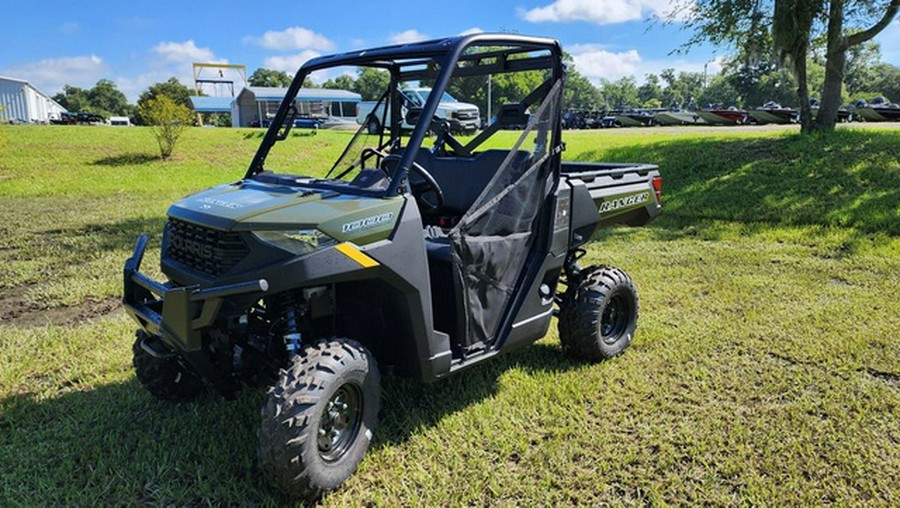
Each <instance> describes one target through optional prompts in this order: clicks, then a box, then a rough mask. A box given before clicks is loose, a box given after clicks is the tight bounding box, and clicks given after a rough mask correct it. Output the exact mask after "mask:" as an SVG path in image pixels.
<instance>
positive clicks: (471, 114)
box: [456, 110, 478, 120]
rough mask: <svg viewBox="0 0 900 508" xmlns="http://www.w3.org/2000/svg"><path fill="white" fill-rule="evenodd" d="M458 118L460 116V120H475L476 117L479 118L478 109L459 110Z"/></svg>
mask: <svg viewBox="0 0 900 508" xmlns="http://www.w3.org/2000/svg"><path fill="white" fill-rule="evenodd" d="M456 118H459V119H460V120H474V119H476V118H478V111H474V110H464V111H457V112H456Z"/></svg>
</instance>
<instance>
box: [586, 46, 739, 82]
mask: <svg viewBox="0 0 900 508" xmlns="http://www.w3.org/2000/svg"><path fill="white" fill-rule="evenodd" d="M569 50H570V53H571V55H572V59H573V60H574V63H575V69H576V70H577V71H578V72H580V73H581V74H583V75H584V76H585V77H587V78H588V79H590V80H591V81H593V82H594V83H595V84H600V80H601V79H606V80H609V81H616V80H618V79H620V78H623V77H625V76H633V77H634V78H635V81H637V83H638V84H640V83H643V82H644V80H645V77H646V75H647V74H656V75H659V74H660V73H661V72H662V71H663V69H669V68H672V69H675V72H676V74H677V73H680V72H703V71H704V66H705V67H706V73H707V75H708V76H714V75H716V74H717V73H718V72H719V71H721V70H722V66H723V65H724V62H725V57H723V56H716V57H714V58H712V59H708V60H685V59H680V58H679V59H671V58H665V59H659V60H645V59H644V58H643V57H642V56H641V55H640V53H639V52H638V51H637V50H635V49H630V50H627V51H619V52H616V51H610V50H609V49H607V47H606V46H603V45H600V44H575V45H572V46H569Z"/></svg>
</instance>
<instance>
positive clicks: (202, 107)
mask: <svg viewBox="0 0 900 508" xmlns="http://www.w3.org/2000/svg"><path fill="white" fill-rule="evenodd" d="M232 102H234V99H232V98H231V97H202V96H199V95H192V96H191V104H192V105H193V106H194V111H196V112H198V113H230V112H231V103H232Z"/></svg>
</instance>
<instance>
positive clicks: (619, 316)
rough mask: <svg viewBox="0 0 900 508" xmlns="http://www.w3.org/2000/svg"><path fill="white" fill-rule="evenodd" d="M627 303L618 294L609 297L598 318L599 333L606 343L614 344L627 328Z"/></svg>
mask: <svg viewBox="0 0 900 508" xmlns="http://www.w3.org/2000/svg"><path fill="white" fill-rule="evenodd" d="M629 310H630V309H629V305H628V302H627V301H626V300H625V297H623V296H622V295H620V294H617V295H614V296H613V297H612V298H610V300H609V303H607V304H606V308H604V309H603V315H602V316H601V318H600V335H601V336H602V337H603V342H605V343H606V344H614V343H615V342H616V341H617V340H619V339H620V338H621V337H622V334H623V333H625V329H626V328H628V314H629Z"/></svg>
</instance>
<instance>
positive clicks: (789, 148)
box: [577, 130, 900, 236]
mask: <svg viewBox="0 0 900 508" xmlns="http://www.w3.org/2000/svg"><path fill="white" fill-rule="evenodd" d="M898 140H900V136H898V134H897V133H894V132H889V131H885V132H878V131H862V130H856V131H854V130H841V131H838V132H834V133H831V134H827V135H818V136H806V137H805V136H800V135H789V136H783V137H776V138H708V137H697V138H690V137H686V138H680V139H678V140H676V141H658V142H653V143H648V144H640V145H635V146H626V147H617V148H612V149H598V150H591V151H586V152H583V153H581V154H579V155H578V157H577V159H578V160H579V161H583V162H588V161H600V160H602V161H608V162H616V161H621V162H635V161H647V162H652V163H653V164H656V165H658V166H659V168H660V173H661V174H662V176H663V217H662V218H661V220H662V219H664V220H665V224H666V225H667V226H675V227H681V228H687V227H689V226H691V225H693V224H696V223H697V222H698V221H702V220H708V221H715V220H720V221H731V222H741V223H745V224H754V223H765V224H777V225H792V226H801V225H821V226H840V227H853V228H856V229H857V230H858V231H860V232H863V233H886V234H888V235H891V236H898V235H900V221H898V220H897V218H898V216H897V203H898V202H900V155H898V152H897V150H896V144H897V142H898Z"/></svg>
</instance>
